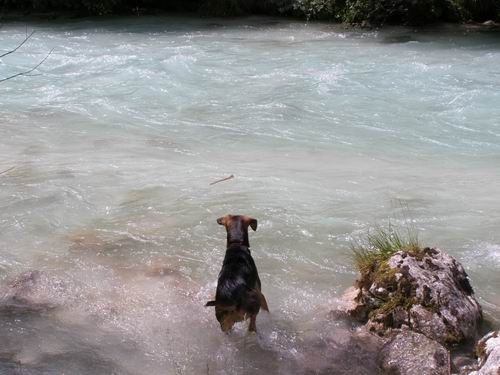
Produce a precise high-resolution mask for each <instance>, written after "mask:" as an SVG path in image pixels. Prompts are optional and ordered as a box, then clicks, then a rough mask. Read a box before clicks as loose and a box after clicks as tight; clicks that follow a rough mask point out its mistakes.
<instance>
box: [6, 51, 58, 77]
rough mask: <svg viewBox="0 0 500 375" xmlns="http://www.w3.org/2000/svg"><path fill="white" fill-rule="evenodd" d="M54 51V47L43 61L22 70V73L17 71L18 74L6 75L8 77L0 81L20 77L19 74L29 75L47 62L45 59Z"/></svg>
mask: <svg viewBox="0 0 500 375" xmlns="http://www.w3.org/2000/svg"><path fill="white" fill-rule="evenodd" d="M52 51H54V49H53V48H52V49H51V50H50V52H49V53H48V54H47V56H45V57H44V58H43V60H42V61H40V62H39V63H38V64H37V65H35V66H34V67H33V68H31V69H29V70H26V71H25V72H20V73H17V74H14V75H11V76H9V77H6V78H2V79H0V83H2V82H5V81H8V80H9V79H13V78H16V77H19V76H27V75H29V74H30V73H31V72H33V71H35V70H36V69H38V67H39V66H40V65H42V64H43V63H44V62H45V60H47V59H48V58H49V56H50V55H51V54H52Z"/></svg>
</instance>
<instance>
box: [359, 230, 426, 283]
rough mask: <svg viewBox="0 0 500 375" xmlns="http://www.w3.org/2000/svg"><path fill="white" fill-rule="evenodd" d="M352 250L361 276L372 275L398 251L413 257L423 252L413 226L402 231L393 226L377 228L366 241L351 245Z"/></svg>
mask: <svg viewBox="0 0 500 375" xmlns="http://www.w3.org/2000/svg"><path fill="white" fill-rule="evenodd" d="M351 249H352V252H353V255H354V263H355V264H356V267H357V268H358V270H359V272H360V273H361V275H367V274H370V273H372V272H373V271H374V270H375V269H377V268H379V267H380V266H381V265H382V263H384V262H385V261H387V260H388V259H389V258H390V257H391V256H392V255H394V253H396V252H397V251H400V250H403V251H406V252H408V253H410V254H412V255H417V254H419V253H420V252H421V251H422V249H421V247H420V244H419V241H418V234H417V231H416V230H415V228H414V227H413V226H407V227H406V228H405V230H404V231H402V230H401V229H398V228H395V227H394V226H392V225H391V224H389V226H388V228H383V227H377V228H376V229H375V231H374V232H373V233H369V234H368V236H367V238H366V241H363V242H361V241H355V242H353V243H351Z"/></svg>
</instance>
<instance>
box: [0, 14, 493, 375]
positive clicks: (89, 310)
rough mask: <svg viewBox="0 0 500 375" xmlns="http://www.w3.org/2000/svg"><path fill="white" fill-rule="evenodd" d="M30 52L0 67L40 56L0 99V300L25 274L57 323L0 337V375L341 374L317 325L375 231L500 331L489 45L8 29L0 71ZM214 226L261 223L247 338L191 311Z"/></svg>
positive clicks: (203, 280) (460, 30) (261, 32)
mask: <svg viewBox="0 0 500 375" xmlns="http://www.w3.org/2000/svg"><path fill="white" fill-rule="evenodd" d="M31 30H35V31H36V33H35V34H34V35H33V36H32V37H31V38H30V39H29V40H28V42H27V43H26V44H25V45H23V46H22V47H21V48H20V49H19V50H18V51H16V52H15V53H13V54H11V55H9V56H6V57H4V58H3V59H1V62H0V78H2V77H6V76H8V75H10V74H15V73H17V72H19V71H22V70H25V69H29V68H30V67H33V66H34V65H36V64H37V63H38V62H39V61H40V60H41V59H43V58H44V56H46V55H47V53H48V52H49V51H50V50H52V49H53V52H52V54H51V55H50V56H49V58H48V59H47V60H46V61H45V62H44V63H43V64H42V65H41V66H40V68H39V69H37V71H35V72H33V74H32V75H30V76H25V77H18V78H16V79H12V80H9V81H6V82H3V83H0V170H7V169H8V168H11V167H15V168H14V169H12V170H10V171H8V172H6V173H4V174H1V175H0V282H2V283H4V284H8V283H9V282H11V280H12V279H13V278H15V277H16V275H19V274H22V273H24V272H27V271H31V270H37V271H39V273H37V274H36V275H37V277H36V282H35V283H34V284H35V285H33V286H32V289H31V290H30V293H31V295H32V296H33V298H34V299H36V300H39V301H49V302H50V304H51V305H54V306H56V307H55V308H54V309H49V310H48V311H44V312H42V313H29V314H22V315H19V316H11V315H9V316H4V317H2V319H1V321H0V340H1V341H0V363H5V364H4V367H0V372H1V371H2V368H4V369H5V370H3V371H5V372H6V373H8V371H10V370H12V371H13V369H14V368H15V366H23V368H24V370H25V371H26V373H29V374H31V373H33V374H56V373H57V374H60V373H66V374H111V373H115V374H153V375H155V374H235V373H241V374H254V373H268V374H271V373H276V374H278V373H279V374H296V373H306V372H307V371H326V372H325V373H329V372H330V373H331V372H332V371H337V373H341V372H342V369H345V373H349V371H351V372H350V373H352V369H351V370H349V368H350V367H349V366H352V364H353V359H352V358H350V355H348V354H349V353H345V343H346V342H347V341H348V340H349V332H350V329H351V323H349V322H347V321H345V320H343V319H341V318H336V316H335V314H334V315H332V314H330V313H329V312H330V310H332V309H335V307H336V306H337V305H338V303H339V301H338V299H339V297H340V296H341V294H342V292H343V290H344V289H346V288H347V287H349V286H350V285H352V284H353V282H354V280H355V278H356V270H355V268H354V265H353V261H352V254H351V250H350V244H351V243H352V241H353V240H356V239H358V238H360V237H361V238H362V237H363V236H364V235H366V233H367V232H369V231H370V230H373V228H374V227H376V226H378V225H382V226H384V225H388V223H389V221H390V222H392V223H393V224H395V225H401V226H403V227H404V226H406V225H408V223H410V224H411V225H412V226H413V227H415V228H416V230H418V233H419V238H420V241H421V243H422V244H424V245H428V246H437V247H439V248H441V249H443V250H445V251H447V252H449V253H450V254H451V255H453V256H454V257H456V258H457V259H458V260H459V261H460V262H462V263H463V265H464V267H465V268H466V271H467V272H468V274H469V276H470V277H471V283H472V285H473V288H474V290H475V292H476V294H477V296H478V299H479V301H480V303H481V304H482V306H483V308H484V314H485V318H486V320H487V322H488V325H489V326H493V327H496V328H499V327H500V293H499V292H498V291H499V289H500V272H498V270H499V267H500V188H499V186H500V169H499V167H500V89H499V88H500V64H499V62H500V38H499V36H500V35H499V34H498V32H496V33H495V32H492V31H489V32H488V31H485V30H476V29H470V28H469V29H468V28H464V27H458V26H446V25H444V26H439V27H434V28H429V29H422V30H419V31H415V30H412V29H409V28H386V29H383V30H348V29H344V28H341V27H340V26H335V25H331V24H326V23H310V24H306V23H303V22H299V21H289V20H284V19H275V18H258V17H255V18H245V19H237V20H220V19H216V20H214V19H196V18H186V17H142V18H139V17H138V18H132V17H131V18H102V19H75V20H56V21H50V22H48V21H30V22H29V23H28V25H26V24H25V23H21V22H19V23H6V24H4V25H3V27H2V28H0V49H1V50H2V51H5V50H8V49H11V48H14V47H15V46H16V45H18V44H19V43H20V42H21V41H22V40H23V39H24V37H25V35H26V32H27V31H28V32H30V31H31ZM230 174H234V176H235V178H234V179H232V180H228V181H225V182H221V183H218V184H216V185H209V184H210V183H211V182H213V181H215V180H218V179H221V178H224V177H226V176H228V175H230ZM226 213H233V214H237V213H241V214H247V215H250V216H252V217H254V218H256V219H257V220H258V229H257V231H256V232H251V233H250V244H251V247H252V254H253V257H254V259H255V261H256V264H257V267H258V269H259V273H260V277H261V279H262V284H263V287H262V288H263V292H264V294H265V295H266V297H267V300H268V303H269V308H270V310H271V313H270V314H266V313H265V312H261V314H259V317H258V320H257V328H258V330H259V331H258V334H257V335H248V334H247V333H246V325H245V324H241V325H239V326H238V327H236V329H235V330H234V332H232V333H231V334H230V335H225V334H223V333H222V332H221V331H220V329H219V326H218V324H217V321H216V320H215V316H214V313H213V310H212V309H209V308H205V307H204V306H203V305H204V303H205V302H206V301H208V300H209V299H211V298H212V297H213V295H214V293H215V287H216V280H217V275H218V272H219V270H220V267H221V264H222V259H223V256H224V247H225V232H224V229H223V228H222V227H220V226H218V225H217V223H216V219H217V218H218V217H220V216H222V215H224V214H226ZM343 350H344V352H343ZM2 361H4V362H2ZM334 362H335V366H337V367H335V368H332V367H328V366H332V363H334ZM362 365H363V364H362V363H360V364H359V366H360V368H361V367H362ZM9 366H10V367H9ZM9 369H10V370H9ZM328 369H330V370H328ZM367 371H368V370H367ZM359 373H361V372H359ZM23 374H24V372H23Z"/></svg>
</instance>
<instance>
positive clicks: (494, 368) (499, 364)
mask: <svg viewBox="0 0 500 375" xmlns="http://www.w3.org/2000/svg"><path fill="white" fill-rule="evenodd" d="M476 353H477V354H478V356H479V359H478V362H479V363H478V370H477V371H474V372H471V373H470V375H499V374H500V334H499V331H495V332H490V333H488V334H487V335H486V336H484V337H483V338H482V339H481V340H479V342H478V344H477V347H476Z"/></svg>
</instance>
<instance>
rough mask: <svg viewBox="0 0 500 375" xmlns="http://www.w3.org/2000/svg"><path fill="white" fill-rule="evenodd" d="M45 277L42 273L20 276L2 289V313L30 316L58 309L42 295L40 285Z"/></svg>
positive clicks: (0, 296) (29, 272) (0, 307)
mask: <svg viewBox="0 0 500 375" xmlns="http://www.w3.org/2000/svg"><path fill="white" fill-rule="evenodd" d="M42 279H45V275H44V274H43V273H42V272H40V271H28V272H25V273H22V274H20V275H19V276H17V277H16V278H15V279H13V280H12V281H11V282H9V283H7V284H6V285H5V286H3V287H1V288H0V313H2V314H29V313H39V312H44V311H47V310H50V309H53V308H55V307H56V305H55V304H54V303H51V302H50V301H49V300H48V297H47V296H46V295H44V293H41V291H40V288H39V286H40V284H42V283H43V282H42Z"/></svg>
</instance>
